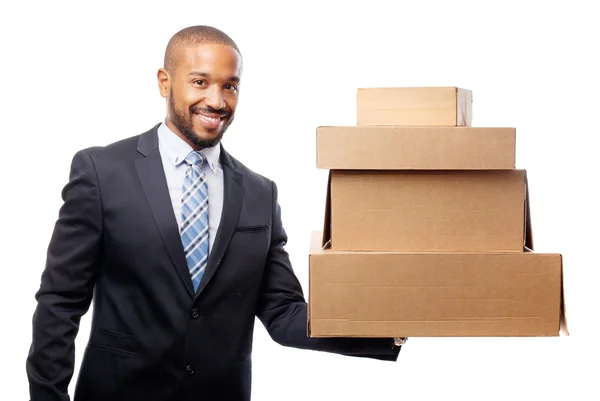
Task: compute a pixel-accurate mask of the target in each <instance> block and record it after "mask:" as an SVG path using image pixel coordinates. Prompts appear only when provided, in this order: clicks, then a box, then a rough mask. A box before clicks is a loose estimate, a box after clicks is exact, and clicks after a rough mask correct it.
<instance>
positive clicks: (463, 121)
mask: <svg viewBox="0 0 600 401" xmlns="http://www.w3.org/2000/svg"><path fill="white" fill-rule="evenodd" d="M472 103H473V95H472V91H471V90H468V89H462V88H457V87H414V88H413V87H390V88H358V90H357V93H356V122H357V125H427V126H445V127H459V126H463V127H469V126H471V122H472V114H473V113H472Z"/></svg>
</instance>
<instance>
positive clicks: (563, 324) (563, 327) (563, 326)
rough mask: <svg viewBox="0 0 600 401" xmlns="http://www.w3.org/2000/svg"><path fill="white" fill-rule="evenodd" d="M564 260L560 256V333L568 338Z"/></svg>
mask: <svg viewBox="0 0 600 401" xmlns="http://www.w3.org/2000/svg"><path fill="white" fill-rule="evenodd" d="M563 261H564V258H563V257H562V255H561V270H560V328H559V331H560V333H562V334H564V335H565V336H569V327H568V325H567V308H566V305H565V280H564V277H565V273H564V268H565V265H564V263H563Z"/></svg>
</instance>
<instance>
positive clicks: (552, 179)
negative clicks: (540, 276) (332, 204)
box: [0, 0, 600, 401]
mask: <svg viewBox="0 0 600 401" xmlns="http://www.w3.org/2000/svg"><path fill="white" fill-rule="evenodd" d="M593 3H594V2H592V1H589V2H588V3H585V4H584V2H582V1H573V0H571V1H569V2H568V3H567V2H566V1H565V2H563V3H561V4H558V2H551V1H539V2H533V1H506V0H504V1H501V2H500V1H498V2H490V1H472V2H466V1H438V2H435V3H434V2H432V1H410V2H408V1H389V2H381V1H374V0H370V1H361V2H357V4H355V5H352V4H349V3H348V2H341V1H340V2H334V1H326V0H322V1H318V2H316V3H314V4H311V3H307V2H306V1H299V2H272V3H266V2H258V1H253V2H250V1H246V2H242V1H240V2H233V1H227V2H222V1H185V2H183V1H162V2H150V1H144V2H139V3H135V4H134V2H126V1H118V2H107V1H102V2H100V1H98V2H94V3H90V2H72V3H66V2H57V1H53V2H46V1H37V2H30V1H29V2H28V1H19V2H16V1H15V2H11V3H9V2H6V3H4V4H3V6H2V12H1V17H0V20H1V21H0V22H1V23H0V30H1V32H0V33H1V35H0V40H1V41H2V46H1V54H0V57H1V60H2V61H1V63H0V64H1V65H0V68H1V74H0V76H1V78H2V80H1V85H0V90H1V91H2V92H1V94H2V95H1V97H0V99H1V100H0V102H1V107H0V113H1V117H2V119H1V124H2V125H1V126H0V132H1V144H2V157H1V158H0V163H1V169H0V174H1V182H2V196H1V198H0V199H1V202H2V205H1V206H2V207H1V208H0V213H1V215H0V218H1V220H0V222H1V224H0V235H1V238H0V239H1V241H2V242H1V243H2V264H1V265H0V290H1V291H0V297H1V302H0V308H1V309H0V312H1V314H0V316H1V322H2V323H1V324H2V328H1V330H0V333H1V336H2V338H1V339H2V355H1V358H0V359H1V360H2V362H1V365H0V381H1V385H0V399H1V400H7V401H8V400H26V399H28V387H27V378H26V374H25V358H26V355H27V351H28V347H29V343H30V339H31V316H32V313H33V311H34V308H35V299H34V294H35V291H36V290H37V289H38V286H39V280H40V274H41V272H42V269H43V267H44V263H45V252H46V247H47V244H48V241H49V238H50V235H51V232H52V229H53V225H54V221H55V219H56V217H57V214H58V209H59V207H60V205H61V198H60V191H61V189H62V187H63V185H64V184H65V183H66V181H67V178H68V173H69V166H70V162H71V158H72V156H73V154H74V153H75V152H76V151H77V150H79V149H80V148H83V147H88V146H92V145H104V144H108V143H110V142H113V141H116V140H119V139H122V138H124V137H128V136H132V135H136V134H138V133H141V132H143V131H145V130H147V129H148V128H150V127H152V126H153V125H154V124H156V123H157V122H159V121H161V119H162V118H163V117H164V111H165V103H164V99H162V98H161V97H160V96H159V93H158V89H157V84H156V70H157V69H158V68H159V67H161V66H162V57H163V51H164V48H165V45H166V43H167V41H168V39H169V38H170V36H171V35H172V34H173V33H175V32H176V31H177V30H179V29H181V28H183V27H185V26H188V25H195V24H209V25H214V26H216V27H218V28H221V29H223V30H224V31H225V32H227V33H228V34H229V35H230V36H232V37H233V38H234V40H236V41H237V43H238V45H239V46H240V47H241V50H242V53H243V55H244V61H245V70H244V76H243V87H242V91H241V99H240V103H239V106H238V112H237V116H236V120H235V122H234V124H233V125H232V126H231V128H230V129H229V131H228V132H227V134H226V136H225V139H224V144H225V146H226V148H227V150H229V151H230V152H231V153H232V154H233V155H234V156H236V157H237V158H239V159H240V160H242V161H243V162H244V163H246V164H247V165H248V166H249V167H250V168H253V169H255V171H257V172H259V173H262V174H264V175H266V176H268V177H269V178H272V179H274V180H275V181H276V182H277V183H278V186H279V189H280V203H281V206H282V209H283V219H284V224H285V227H286V229H287V232H288V234H289V239H290V241H289V246H288V248H287V249H288V250H289V252H290V254H291V257H292V262H293V265H294V268H295V271H296V273H297V275H298V277H299V278H300V280H301V282H302V285H303V287H304V289H305V291H306V290H307V288H308V286H307V284H308V264H307V263H308V256H307V252H308V241H309V237H310V232H311V230H318V229H320V228H321V226H322V218H323V206H324V199H325V198H324V194H325V186H326V171H321V170H317V169H316V166H315V128H316V127H317V126H318V125H352V124H354V123H355V93H356V88H357V87H361V86H442V85H444V86H461V87H464V88H468V89H471V90H472V91H473V98H474V100H473V125H475V126H509V127H516V128H517V167H519V168H526V169H527V170H528V176H529V181H530V195H531V206H532V214H533V228H534V238H535V245H536V250H538V251H548V252H559V253H562V254H563V256H564V264H565V266H564V276H565V291H566V301H567V308H568V318H569V329H570V331H571V336H570V337H555V338H530V339H520V338H498V339H488V338H484V339H472V338H463V339H455V338H438V339H435V338H412V339H410V340H409V342H408V344H407V345H406V346H405V347H404V349H403V350H402V352H401V354H400V358H399V360H398V362H397V363H386V362H379V361H371V360H364V359H352V358H348V357H342V356H338V355H329V354H322V353H316V352H311V351H300V350H295V349H288V348H284V347H281V346H279V345H277V344H275V343H274V342H272V341H271V339H270V338H269V337H268V335H267V334H266V332H265V330H264V329H263V327H262V325H260V323H259V324H258V325H257V329H256V335H255V348H254V376H253V399H255V400H281V399H285V400H288V401H295V400H309V399H310V400H327V399H330V400H331V399H339V400H348V401H349V400H365V399H374V400H413V401H416V400H439V399H460V400H464V401H466V400H477V401H479V400H508V399H510V400H541V399H544V400H554V399H563V398H565V397H569V398H572V399H577V400H598V399H600V395H599V390H598V386H597V376H598V371H599V370H600V369H599V367H598V363H599V362H598V361H599V359H600V352H599V351H598V350H599V347H598V341H599V340H598V338H599V328H600V324H599V319H598V316H599V313H598V310H599V307H600V302H598V292H599V291H598V286H599V285H600V273H599V269H600V265H599V263H598V254H597V251H598V245H599V244H598V239H599V236H598V234H597V229H598V227H599V226H600V216H599V212H598V210H599V205H600V197H599V195H598V191H597V190H598V182H599V179H598V177H597V175H598V174H597V172H598V170H599V169H598V163H599V161H598V143H599V141H598V135H599V134H600V128H599V125H598V115H599V114H598V113H599V109H600V100H599V99H600V97H599V93H600V81H599V78H598V71H600V63H599V61H598V58H597V54H598V46H599V45H598V43H599V42H598V39H599V38H600V28H599V27H600V24H598V20H597V17H596V16H597V14H596V13H594V12H592V7H591V4H593ZM406 307H410V305H407V306H406ZM89 323H90V314H88V315H86V316H85V317H84V318H83V321H82V327H81V332H80V335H79V337H78V338H77V365H76V372H75V376H74V378H73V381H72V384H74V382H75V378H76V377H77V369H78V368H79V362H80V360H81V355H82V352H83V348H84V346H85V342H86V340H87V336H88V334H89ZM71 388H72V387H71ZM200 399H201V397H200Z"/></svg>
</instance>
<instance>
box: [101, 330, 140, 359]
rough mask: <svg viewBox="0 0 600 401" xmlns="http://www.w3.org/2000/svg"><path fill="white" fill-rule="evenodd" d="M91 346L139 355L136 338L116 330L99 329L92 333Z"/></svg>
mask: <svg viewBox="0 0 600 401" xmlns="http://www.w3.org/2000/svg"><path fill="white" fill-rule="evenodd" d="M89 345H90V346H92V347H97V348H102V349H106V350H109V351H115V352H119V353H122V354H127V355H136V354H137V349H136V346H135V339H134V337H133V336H132V335H131V334H127V333H121V332H118V331H114V330H108V329H102V328H100V329H97V330H96V331H94V332H93V333H92V336H91V337H90V341H89Z"/></svg>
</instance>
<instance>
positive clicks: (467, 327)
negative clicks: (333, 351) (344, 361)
mask: <svg viewBox="0 0 600 401" xmlns="http://www.w3.org/2000/svg"><path fill="white" fill-rule="evenodd" d="M321 235H322V234H321V233H314V235H313V238H312V242H311V250H310V254H309V269H310V270H309V311H308V316H309V320H308V327H307V329H308V335H309V336H311V337H442V336H444V337H459V336H467V337H471V336H488V337H496V336H509V337H512V336H517V337H520V336H557V335H559V334H560V330H561V329H562V330H563V332H564V333H565V334H566V335H568V329H567V327H566V319H565V315H564V301H563V282H562V256H561V255H560V254H545V253H535V252H521V253H478V252H468V253H460V252H450V253H444V252H439V253H410V252H387V253H386V252H346V251H334V250H331V249H329V248H328V247H325V249H323V248H322V247H321Z"/></svg>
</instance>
